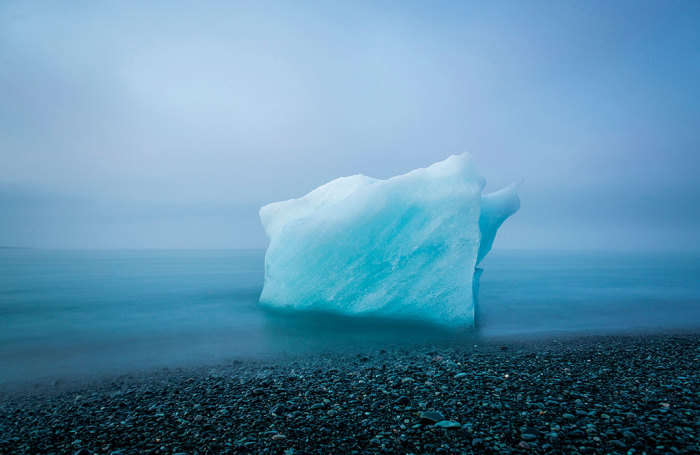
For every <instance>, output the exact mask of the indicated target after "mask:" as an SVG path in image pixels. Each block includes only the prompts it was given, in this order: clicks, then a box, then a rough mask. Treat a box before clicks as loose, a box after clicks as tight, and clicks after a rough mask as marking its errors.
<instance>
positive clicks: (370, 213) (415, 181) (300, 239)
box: [260, 153, 520, 327]
mask: <svg viewBox="0 0 700 455" xmlns="http://www.w3.org/2000/svg"><path fill="white" fill-rule="evenodd" d="M485 184H486V182H485V180H484V179H483V178H482V177H481V175H480V174H479V172H478V170H477V169H476V166H475V165H474V162H473V158H472V156H471V155H469V154H466V153H465V154H462V155H453V156H451V157H449V158H447V159H446V160H444V161H441V162H438V163H435V164H433V165H432V166H430V167H427V168H424V169H416V170H414V171H411V172H409V173H407V174H404V175H398V176H396V177H392V178H389V179H386V180H381V179H374V178H371V177H367V176H365V175H361V174H358V175H353V176H350V177H342V178H338V179H335V180H333V181H331V182H329V183H326V184H325V185H322V186H320V187H318V188H316V189H315V190H313V191H311V192H310V193H308V194H307V195H305V196H303V197H300V198H298V199H290V200H287V201H281V202H275V203H272V204H268V205H265V206H264V207H262V208H261V209H260V220H261V221H262V224H263V227H264V228H265V232H266V233H267V236H268V238H269V241H270V244H269V247H268V249H267V252H266V253H265V281H264V286H263V290H262V294H261V295H260V304H261V305H264V306H267V307H273V308H278V309H289V310H312V311H321V312H333V313H340V314H344V315H363V316H377V317H382V318H392V319H412V320H416V319H417V320H423V321H427V322H431V323H437V324H441V325H446V326H452V327H470V326H473V325H474V312H475V306H476V300H477V296H478V288H479V276H480V275H481V269H479V268H477V265H478V264H479V263H480V262H481V260H482V259H483V258H484V256H486V254H487V253H488V252H489V250H490V249H491V246H492V244H493V241H494V238H495V236H496V231H497V230H498V228H499V227H500V226H501V224H502V223H503V221H505V219H506V218H508V217H509V216H510V215H512V214H513V213H515V212H516V211H517V210H518V209H519V208H520V199H519V198H518V194H517V190H518V186H519V184H520V182H515V183H513V184H512V185H510V186H508V187H506V188H503V189H502V190H500V191H497V192H495V193H491V194H486V195H482V190H483V188H484V186H485Z"/></svg>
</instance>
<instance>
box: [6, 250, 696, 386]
mask: <svg viewBox="0 0 700 455" xmlns="http://www.w3.org/2000/svg"><path fill="white" fill-rule="evenodd" d="M263 257H264V251H262V250H221V251H149V250H144V251H42V250H20V249H17V250H14V249H4V250H0V384H1V383H6V382H14V381H24V380H42V379H47V378H55V377H71V376H84V375H94V374H101V373H105V372H110V373H112V372H116V373H120V372H129V371H134V370H138V369H142V368H153V367H162V366H172V367H177V366H187V365H194V364H201V363H215V362H218V361H221V360H229V359H237V358H250V357H256V356H270V355H284V354H297V353H301V354H304V353H308V352H325V351H333V350H341V349H349V348H356V349H362V348H363V347H367V346H368V345H370V346H373V347H376V346H377V345H381V344H386V345H389V344H394V345H396V344H403V343H406V344H408V343H412V342H416V341H417V342H424V341H426V340H427V341H431V340H435V341H440V342H444V341H447V342H456V343H473V342H474V341H475V340H479V339H485V338H487V339H488V338H501V337H520V338H523V337H533V336H534V337H539V336H546V337H557V336H562V335H569V334H576V333H581V334H588V333H601V332H602V333H615V332H636V331H650V330H652V331H655V330H669V329H671V330H675V329H682V330H686V329H700V255H697V254H693V255H691V254H669V253H600V252H556V253H554V252H532V251H529V252H504V251H498V250H496V251H492V252H491V253H490V254H489V257H488V258H486V260H484V262H483V264H482V267H483V268H484V269H485V271H484V274H483V276H482V280H481V292H480V298H479V310H478V319H477V323H478V328H477V329H476V330H475V331H471V332H468V333H465V332H460V333H453V332H444V331H442V330H438V329H435V328H432V327H425V326H420V325H413V324H405V323H385V322H380V321H373V320H363V319H345V318H329V317H327V316H318V315H316V316H295V317H290V316H287V315H280V314H274V313H270V312H267V311H263V310H261V309H260V308H259V307H258V306H257V298H258V295H259V293H260V290H261V287H262V280H263V264H264V260H263Z"/></svg>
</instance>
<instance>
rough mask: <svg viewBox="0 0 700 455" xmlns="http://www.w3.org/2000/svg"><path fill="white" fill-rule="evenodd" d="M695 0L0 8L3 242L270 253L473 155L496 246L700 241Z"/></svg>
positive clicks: (686, 244) (685, 244) (663, 245)
mask: <svg viewBox="0 0 700 455" xmlns="http://www.w3.org/2000/svg"><path fill="white" fill-rule="evenodd" d="M698 24H700V2H695V1H685V2H678V1H658V2H646V1H616V2H603V1H600V2H598V1H586V2H567V1H549V2H537V1H531V2H480V3H477V2H424V3H419V2H415V3H414V2H250V3H247V2H223V1H222V2H172V1H163V2H159V1H152V2H147V3H146V2H127V1H123V2H121V1H120V2H108V1H99V2H96V1H89V2H88V1H71V2H15V1H11V0H9V1H8V0H5V1H3V2H2V3H0V246H19V247H40V248H258V247H264V246H266V244H267V241H266V238H265V235H264V232H263V230H262V227H261V225H260V223H259V220H258V217H257V210H258V208H259V207H260V206H261V205H263V204H266V203H269V202H273V201H277V200H282V199H289V198H292V197H299V196H301V195H303V194H304V193H306V192H308V191H310V190H311V189H313V188H315V187H316V186H318V185H320V184H323V183H325V182H327V181H329V180H331V179H333V178H336V177H340V176H345V175H351V174H355V173H363V174H367V175H370V176H372V177H377V178H387V177H390V176H393V175H396V174H400V173H405V172H407V171H410V170H412V169H414V168H417V167H425V166H427V165H430V164H431V163H433V162H435V161H439V160H442V159H444V158H446V157H447V156H449V155H451V154H456V153H461V152H464V151H469V152H470V153H472V154H473V155H474V157H475V159H476V162H477V164H478V166H479V168H480V170H481V172H482V174H483V175H484V177H485V178H486V179H487V180H488V182H489V183H488V186H487V189H486V190H487V191H494V190H497V189H499V188H500V187H502V186H504V185H507V184H509V183H511V182H512V181H514V180H516V179H520V178H524V179H525V183H524V185H523V186H522V188H521V198H522V208H521V210H520V212H519V213H517V214H516V215H515V216H514V217H512V218H511V219H509V220H508V222H507V223H505V225H504V227H503V228H502V229H501V231H499V238H498V240H497V241H496V245H495V247H496V248H497V249H499V248H548V249H623V250H624V249H673V250H694V251H698V250H700V240H699V236H698V232H700V210H699V207H700V189H699V187H698V180H699V179H698V175H699V173H700V153H699V152H700V128H699V127H700V84H699V83H698V81H700V27H699V26H698Z"/></svg>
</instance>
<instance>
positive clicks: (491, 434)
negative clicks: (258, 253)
mask: <svg viewBox="0 0 700 455" xmlns="http://www.w3.org/2000/svg"><path fill="white" fill-rule="evenodd" d="M699 341H700V334H681V335H646V336H626V337H621V336H617V337H610V336H608V337H598V338H585V339H575V340H561V341H556V340H555V341H552V340H550V341H538V342H529V343H524V342H517V343H516V342H509V343H508V344H493V343H491V344H483V345H482V344H478V345H477V346H474V345H473V344H471V343H470V344H469V345H467V346H454V345H451V346H428V347H425V346H424V347H417V348H411V349H407V348H400V347H399V348H387V349H384V350H377V351H367V352H362V353H359V354H357V353H352V354H342V355H341V354H330V355H318V356H315V357H313V358H311V357H308V358H296V359H287V360H277V361H274V362H273V361H264V362H260V361H259V362H252V361H251V362H234V363H230V364H227V365H219V366H217V367H216V369H211V368H196V369H188V370H176V371H167V370H163V371H157V372H152V373H148V374H140V375H138V376H123V377H118V378H111V379H110V380H93V381H90V382H85V383H82V384H79V383H74V384H72V385H68V386H65V385H64V386H56V387H43V386H40V387H34V388H25V389H23V390H13V391H9V390H6V391H5V392H4V393H3V394H2V396H0V453H3V454H38V453H56V454H81V455H85V454H112V455H117V454H125V455H127V454H175V453H184V454H219V453H275V454H317V453H332V454H360V453H403V454H410V453H414V454H419V453H420V454H422V453H430V454H433V453H444V454H453V453H454V454H461V453H516V452H518V453H528V452H530V453H540V452H553V453H570V454H575V453H580V454H585V453H619V454H633V453H636V454H642V453H647V454H651V453H673V454H675V453H698V452H699V451H700V447H699V445H698V433H699V431H698V427H699V425H698V423H699V420H700V412H699V411H700V406H699V404H698V394H699V389H698V382H699V381H698V370H699V368H698V367H699V366H700V362H698V354H699V353H700V343H699Z"/></svg>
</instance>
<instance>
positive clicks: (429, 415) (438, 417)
mask: <svg viewBox="0 0 700 455" xmlns="http://www.w3.org/2000/svg"><path fill="white" fill-rule="evenodd" d="M443 420H445V416H444V415H442V414H441V413H439V412H436V411H426V412H421V414H420V420H419V421H418V423H423V424H434V423H438V422H441V421H443Z"/></svg>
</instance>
